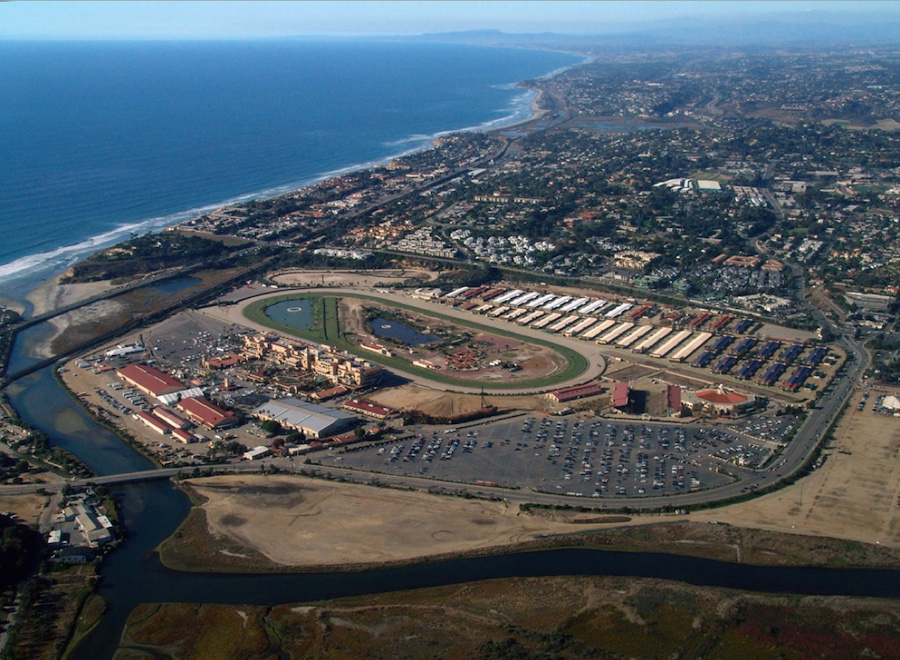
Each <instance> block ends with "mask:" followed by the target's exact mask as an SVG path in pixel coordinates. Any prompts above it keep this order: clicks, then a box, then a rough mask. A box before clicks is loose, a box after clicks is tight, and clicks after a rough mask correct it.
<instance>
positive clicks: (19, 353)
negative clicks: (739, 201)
mask: <svg viewBox="0 0 900 660" xmlns="http://www.w3.org/2000/svg"><path fill="white" fill-rule="evenodd" d="M35 332H39V330H37V329H36V330H35ZM31 343H32V342H30V341H22V342H18V343H17V345H16V354H15V355H14V356H13V364H16V365H24V364H27V362H28V360H29V357H28V355H27V351H28V348H27V347H28V346H29V345H30V344H31ZM23 347H24V348H23ZM7 394H8V395H9V398H10V401H11V403H12V404H13V406H14V407H15V408H16V410H17V411H19V414H20V415H21V416H22V418H23V419H25V420H26V421H27V422H28V423H29V424H31V425H33V426H34V427H36V428H39V429H41V430H44V431H46V432H47V433H48V434H50V436H51V439H52V441H53V442H54V443H57V444H59V445H61V446H63V447H65V448H66V449H68V450H69V451H71V452H72V453H74V454H76V455H77V456H78V457H79V458H81V459H82V460H83V461H84V462H85V463H86V464H87V465H88V466H89V467H90V468H91V469H92V470H94V472H95V473H97V474H98V475H107V474H116V473H120V472H133V471H139V470H148V469H152V465H151V464H150V462H149V461H148V460H147V459H146V458H144V457H143V456H141V455H140V454H138V453H137V452H136V451H134V450H133V449H132V448H131V447H129V446H128V445H127V444H125V443H124V442H123V441H122V440H120V439H119V438H118V436H116V435H115V434H114V433H111V432H110V431H109V430H107V429H105V428H104V427H102V426H99V425H97V424H96V423H94V421H93V420H92V419H91V418H90V417H89V416H88V415H86V414H85V413H84V412H83V411H82V409H81V408H80V407H79V406H78V405H77V404H76V403H75V402H74V401H73V400H72V399H71V397H69V396H68V395H67V394H66V393H65V391H64V390H63V389H62V388H61V387H60V386H59V385H58V384H57V382H56V381H55V380H54V378H53V374H52V372H51V370H50V368H46V369H42V370H41V371H38V372H37V373H35V374H32V375H31V376H28V377H26V378H23V379H21V380H20V381H17V382H16V383H14V384H13V385H12V386H10V387H9V388H8V389H7ZM115 492H116V495H117V499H118V500H119V501H120V502H121V518H122V520H123V522H124V524H125V527H126V529H127V533H128V540H127V542H126V543H124V544H123V545H122V546H121V547H120V548H119V549H118V550H116V551H115V552H113V553H112V554H111V555H110V556H109V557H108V558H107V559H106V561H105V562H104V564H103V566H102V568H101V571H100V573H101V576H102V580H101V583H100V587H99V593H100V595H101V596H103V597H104V598H105V599H106V601H107V604H108V610H107V613H106V614H105V615H104V617H103V619H102V621H101V622H100V624H99V625H98V626H97V628H96V629H95V630H94V632H92V633H91V635H90V636H89V637H88V638H87V639H86V640H85V641H84V642H83V643H82V644H81V645H80V646H79V647H78V649H77V652H76V653H75V654H74V655H73V657H74V658H91V659H96V658H111V657H112V656H113V654H114V653H115V649H116V647H117V646H118V641H119V639H120V636H121V632H122V629H123V627H124V624H125V620H126V619H127V617H128V614H129V613H130V612H131V611H132V609H133V608H134V607H135V606H136V605H138V604H139V603H141V602H205V603H222V604H244V605H275V604H279V603H291V602H302V601H315V600H322V599H327V598H334V597H339V596H351V595H361V594H367V593H379V592H386V591H396V590H402V589H412V588H420V587H430V586H439V585H447V584H455V583H461V582H469V581H474V580H483V579H489V578H501V577H514V576H521V577H527V576H545V575H616V576H635V577H654V578H662V579H669V580H679V581H682V582H687V583H690V584H695V585H705V586H719V587H730V588H735V589H745V590H753V591H764V592H783V593H797V594H833V595H858V596H877V597H885V598H896V597H900V581H898V580H897V573H896V572H895V571H878V570H836V569H813V568H772V567H754V566H746V565H734V564H726V563H722V562H715V561H709V560H703V559H694V558H687V557H677V556H671V555H659V554H635V553H621V552H603V551H593V550H553V551H545V552H540V553H523V554H512V555H503V556H497V557H481V558H474V559H461V560H454V561H446V562H437V563H432V564H423V565H418V566H409V567H403V568H396V569H386V570H378V571H366V572H363V573H337V574H326V573H319V574H274V575H223V574H194V573H180V572H176V571H171V570H169V569H167V568H165V567H164V566H162V565H161V564H160V562H159V559H158V557H157V555H156V553H155V552H154V549H155V548H156V547H157V546H158V545H159V543H160V542H161V541H162V540H163V539H165V538H166V537H167V536H169V535H170V534H171V533H172V532H173V531H174V530H175V529H176V527H177V526H178V525H179V524H180V522H181V521H182V520H184V518H185V516H186V515H187V513H188V511H189V510H190V506H191V505H190V501H189V500H188V498H187V497H186V496H185V495H184V494H183V493H182V492H181V491H179V490H178V489H177V488H175V487H174V486H173V485H172V484H171V483H168V482H148V483H142V484H132V485H128V486H123V487H120V488H117V489H116V491H115Z"/></svg>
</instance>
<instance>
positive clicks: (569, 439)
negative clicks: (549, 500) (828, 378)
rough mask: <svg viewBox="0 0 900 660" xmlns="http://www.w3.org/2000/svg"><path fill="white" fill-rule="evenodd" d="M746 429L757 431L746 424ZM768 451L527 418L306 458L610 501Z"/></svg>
mask: <svg viewBox="0 0 900 660" xmlns="http://www.w3.org/2000/svg"><path fill="white" fill-rule="evenodd" d="M760 426H761V425H760ZM750 429H751V430H754V431H755V430H756V429H753V426H752V425H751V427H750ZM771 451H772V450H771V447H769V446H767V445H766V444H765V443H764V442H761V441H760V442H754V441H753V440H752V439H750V438H748V437H746V436H741V435H737V434H735V433H733V432H732V431H730V430H728V428H727V427H724V426H716V427H701V426H698V425H688V426H685V425H681V424H678V425H675V424H656V423H649V422H646V423H642V422H635V421H611V420H608V419H601V418H575V417H564V418H559V417H546V416H542V415H530V416H523V417H519V418H516V419H512V420H505V421H501V422H496V423H491V424H485V425H479V426H475V427H469V428H464V429H447V428H444V427H440V428H435V427H423V428H415V429H413V430H412V435H411V436H410V437H407V438H405V439H403V440H398V441H396V442H389V443H386V444H382V445H381V446H379V447H367V448H364V449H359V450H352V451H349V452H347V453H344V454H331V455H327V456H313V457H312V460H313V461H314V462H320V463H321V464H323V465H336V466H340V467H345V468H356V469H360V470H367V471H372V472H385V473H394V474H396V473H399V474H408V475H413V476H426V477H433V478H435V479H439V480H442V481H455V482H464V483H479V482H480V483H482V484H484V485H497V486H504V487H510V488H531V489H535V490H540V491H546V492H551V493H563V494H574V495H576V496H581V497H597V498H611V499H615V498H616V497H642V496H646V497H653V496H661V495H671V494H677V493H683V492H688V491H689V490H698V489H706V488H713V487H716V486H721V485H725V484H727V483H730V482H731V481H732V480H733V479H735V478H741V477H742V476H746V475H749V474H751V472H752V469H753V468H755V467H758V466H759V465H760V464H762V463H764V462H765V461H766V460H767V459H768V457H769V456H770V454H771Z"/></svg>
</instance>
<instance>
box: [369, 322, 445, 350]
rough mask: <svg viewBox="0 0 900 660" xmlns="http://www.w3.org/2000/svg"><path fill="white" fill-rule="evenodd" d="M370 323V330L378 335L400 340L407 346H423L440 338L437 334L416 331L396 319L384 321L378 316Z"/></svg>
mask: <svg viewBox="0 0 900 660" xmlns="http://www.w3.org/2000/svg"><path fill="white" fill-rule="evenodd" d="M371 324H372V332H374V333H375V335H377V336H378V337H388V338H389V339H394V340H396V341H402V342H403V343H404V344H406V345H407V346H424V345H425V344H431V343H433V342H436V341H437V340H439V339H440V337H438V336H437V335H425V334H422V333H421V332H416V331H415V330H413V329H412V328H410V327H409V326H408V325H403V324H402V323H397V322H396V321H386V320H384V319H381V318H379V319H373V320H372V321H371Z"/></svg>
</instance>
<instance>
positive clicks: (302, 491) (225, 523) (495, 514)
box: [191, 475, 572, 565]
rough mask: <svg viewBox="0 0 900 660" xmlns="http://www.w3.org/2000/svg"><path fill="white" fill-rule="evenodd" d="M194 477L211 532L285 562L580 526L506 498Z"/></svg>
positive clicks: (420, 552)
mask: <svg viewBox="0 0 900 660" xmlns="http://www.w3.org/2000/svg"><path fill="white" fill-rule="evenodd" d="M191 485H192V486H193V487H194V488H195V489H196V490H197V492H198V493H199V494H200V495H201V496H202V497H205V498H208V502H207V503H206V504H205V505H204V510H205V511H206V516H207V521H208V524H209V531H210V533H212V534H213V535H214V536H223V537H226V538H231V539H233V540H237V541H239V542H240V543H241V544H243V545H246V546H249V547H250V548H253V549H255V550H257V551H258V552H260V553H262V554H263V555H265V556H266V557H268V558H269V559H270V560H272V561H273V562H275V563H278V564H283V565H316V564H322V563H327V564H348V563H349V564H354V563H370V562H374V563H381V562H398V561H404V560H409V559H414V558H418V557H423V556H428V555H441V554H453V553H460V552H470V551H477V550H479V549H483V548H490V547H496V546H503V545H510V544H515V543H521V542H524V541H530V540H532V539H533V538H534V537H535V536H536V535H538V534H546V533H553V532H562V531H571V530H572V527H571V525H569V524H566V523H564V522H556V521H553V520H547V519H542V518H533V517H530V516H524V515H518V513H519V512H518V509H517V508H515V507H513V508H510V507H508V506H507V505H506V504H504V503H500V502H486V501H483V500H466V499H462V498H457V497H441V496H436V495H427V494H422V493H411V492H404V491H398V490H393V489H386V488H373V487H369V486H360V485H355V484H333V483H329V482H327V481H321V480H316V479H307V478H303V477H296V476H275V477H266V476H261V475H250V476H238V475H233V476H223V477H213V478H207V479H198V480H192V481H191ZM323 558H325V560H324V562H323Z"/></svg>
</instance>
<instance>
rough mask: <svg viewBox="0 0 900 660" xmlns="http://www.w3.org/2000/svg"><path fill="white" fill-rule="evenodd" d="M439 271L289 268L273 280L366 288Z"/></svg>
mask: <svg viewBox="0 0 900 660" xmlns="http://www.w3.org/2000/svg"><path fill="white" fill-rule="evenodd" d="M437 276H438V273H435V272H432V271H429V270H421V269H415V268H409V269H386V270H378V271H371V272H367V271H356V270H348V271H340V270H329V271H315V270H287V271H284V272H282V273H278V274H277V275H273V276H272V277H271V280H272V281H273V282H275V283H276V284H281V285H284V286H317V285H322V286H350V287H360V288H366V287H371V286H379V285H384V284H392V283H397V282H403V281H405V280H409V279H419V280H426V281H431V280H434V279H436V278H437Z"/></svg>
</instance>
